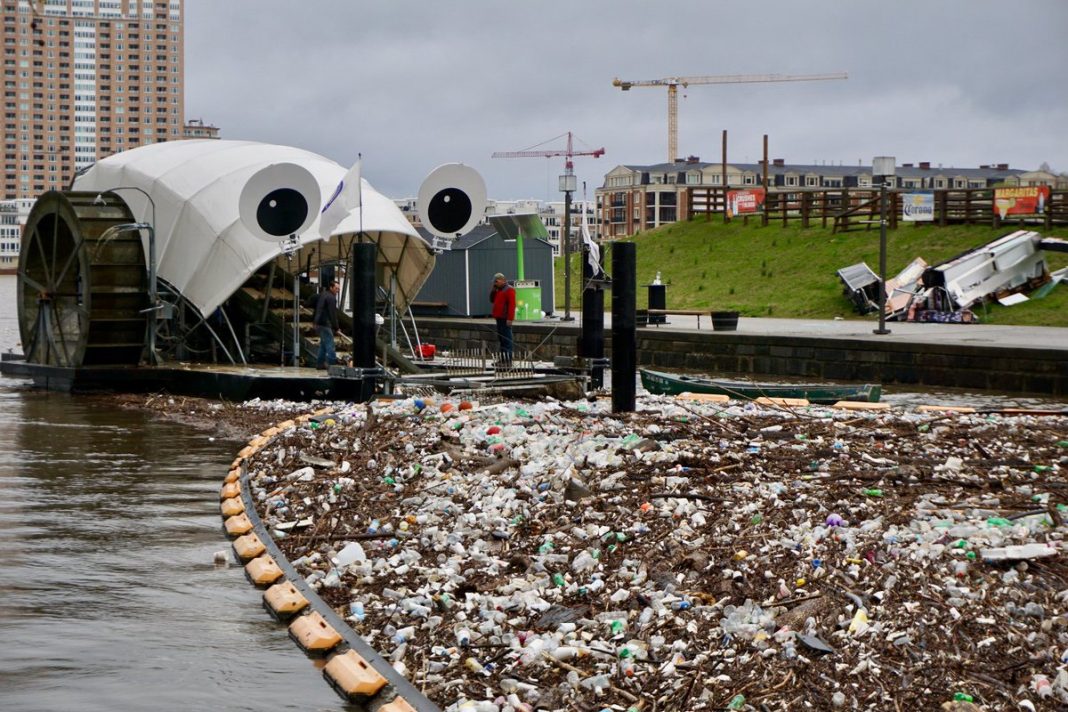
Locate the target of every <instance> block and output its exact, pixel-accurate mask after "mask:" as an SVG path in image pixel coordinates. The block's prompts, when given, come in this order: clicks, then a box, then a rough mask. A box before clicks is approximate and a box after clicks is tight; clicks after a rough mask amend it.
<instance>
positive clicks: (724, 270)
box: [556, 219, 1068, 326]
mask: <svg viewBox="0 0 1068 712" xmlns="http://www.w3.org/2000/svg"><path fill="white" fill-rule="evenodd" d="M1011 231H1012V228H1000V229H997V230H995V229H993V228H991V227H989V226H953V227H944V228H940V227H936V226H933V225H923V224H921V223H916V224H913V225H902V226H900V227H899V228H898V229H897V230H890V231H889V232H888V238H887V245H888V246H887V275H888V277H890V276H893V275H895V274H897V272H898V271H899V270H901V269H902V268H904V267H905V266H906V265H907V264H908V263H909V262H911V261H912V260H913V259H914V258H916V257H922V258H923V259H925V260H926V261H927V262H928V264H936V263H938V262H940V261H942V260H945V259H948V258H950V257H953V256H955V255H958V254H960V253H962V252H965V251H966V250H969V249H972V248H974V247H977V246H979V245H982V244H984V243H986V242H989V241H990V240H993V239H995V238H997V237H999V236H1001V235H1005V234H1008V233H1009V232H1011ZM1050 236H1055V237H1068V229H1066V228H1060V229H1055V230H1054V231H1053V232H1052V233H1050ZM629 241H631V242H634V243H636V244H637V245H638V250H637V251H638V285H639V287H638V307H639V308H642V307H644V306H645V302H646V290H645V289H644V288H643V286H642V285H645V284H648V283H650V282H651V281H652V280H653V278H654V277H655V275H656V273H657V272H658V271H659V272H660V276H661V279H662V280H663V281H664V283H665V284H667V285H668V288H667V305H668V308H669V309H697V308H710V309H729V310H737V311H739V312H741V314H742V315H743V316H754V317H755V316H771V317H783V318H815V319H831V318H833V317H844V318H847V319H857V318H863V319H868V320H872V321H874V320H875V319H876V317H875V316H874V315H868V316H866V317H858V316H857V315H856V314H855V313H853V311H852V309H851V304H850V303H849V301H848V300H847V299H846V298H845V296H844V295H843V294H842V285H841V282H840V281H839V280H838V276H837V274H836V272H837V270H839V269H840V268H842V267H845V266H847V265H851V264H854V263H857V262H861V261H863V262H867V263H868V265H869V266H870V267H871V268H872V269H873V270H875V271H878V269H879V230H878V227H877V226H874V227H873V228H872V229H870V230H864V229H854V230H851V231H850V232H846V233H838V234H832V233H831V229H830V228H829V227H828V228H821V227H811V228H807V229H802V228H801V227H800V223H797V224H795V225H793V226H788V227H782V226H781V225H779V226H771V225H769V226H767V227H761V226H760V225H759V221H756V220H753V221H751V222H750V224H749V225H744V224H743V223H742V222H741V221H735V222H732V223H730V224H727V225H724V224H723V223H722V222H720V221H718V220H715V219H713V220H712V221H710V222H705V221H704V220H703V219H699V220H696V221H693V222H683V223H674V224H672V225H668V226H665V227H662V228H659V229H657V230H651V231H649V232H645V233H641V234H639V235H637V236H635V237H634V238H631V239H630V240H629ZM605 252H606V253H607V254H606V259H605V265H606V267H608V268H609V271H611V269H610V266H611V245H610V244H609V245H606V249H605ZM579 259H580V258H579V256H578V255H574V256H572V273H571V275H572V279H571V282H572V300H571V301H572V310H574V309H580V308H581V296H580V293H579V286H580V283H581V271H580V269H579ZM1047 261H1048V263H1049V267H1050V270H1051V271H1052V270H1056V269H1059V268H1061V267H1065V266H1068V255H1066V254H1053V253H1050V254H1049V255H1048V259H1047ZM563 272H564V266H563V260H557V265H556V294H557V300H556V301H557V304H558V305H561V306H560V307H559V308H562V305H563V303H564V277H563ZM608 305H609V299H608V298H606V299H605V306H606V308H607V307H608ZM977 314H978V315H979V317H980V320H981V321H982V322H983V323H996V324H1017V325H1040V326H1068V285H1065V284H1061V285H1059V286H1058V287H1057V288H1056V289H1055V290H1053V292H1052V293H1051V294H1050V295H1049V296H1048V297H1046V298H1045V299H1041V300H1032V301H1030V302H1027V303H1024V304H1020V305H1017V306H1013V307H1002V306H1000V305H998V304H996V303H995V304H993V305H988V306H985V307H984V306H980V307H978V309H977Z"/></svg>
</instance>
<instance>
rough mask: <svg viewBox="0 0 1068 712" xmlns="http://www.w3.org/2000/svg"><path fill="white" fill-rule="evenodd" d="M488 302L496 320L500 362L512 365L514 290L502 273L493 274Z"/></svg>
mask: <svg viewBox="0 0 1068 712" xmlns="http://www.w3.org/2000/svg"><path fill="white" fill-rule="evenodd" d="M489 298H490V302H491V303H492V304H493V312H492V314H493V318H494V319H496V320H497V342H498V343H499V344H500V348H501V357H500V360H501V364H502V365H504V366H511V365H512V321H514V320H515V290H514V289H512V286H511V285H510V284H508V280H506V279H505V278H504V275H503V274H501V273H500V272H498V273H497V274H495V275H493V289H492V290H490V297H489Z"/></svg>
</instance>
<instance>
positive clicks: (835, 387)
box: [640, 368, 882, 404]
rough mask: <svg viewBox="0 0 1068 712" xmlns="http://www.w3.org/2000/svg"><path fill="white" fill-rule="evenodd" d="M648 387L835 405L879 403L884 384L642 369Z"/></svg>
mask: <svg viewBox="0 0 1068 712" xmlns="http://www.w3.org/2000/svg"><path fill="white" fill-rule="evenodd" d="M640 372H641V378H642V385H643V386H645V390H647V391H649V392H650V393H656V394H658V395H678V394H679V393H716V394H722V395H726V396H729V397H731V398H737V399H739V400H755V399H756V398H761V397H765V396H766V397H769V398H804V399H805V400H807V401H808V402H809V403H820V404H833V403H837V402H838V401H843V400H844V401H861V402H866V403H878V402H879V398H880V397H882V386H880V385H878V384H871V383H865V384H860V385H850V384H833V383H750V382H748V381H724V380H719V379H711V378H696V377H694V376H683V375H679V374H674V373H664V372H663V371H650V370H648V369H644V368H643V369H641V371H640Z"/></svg>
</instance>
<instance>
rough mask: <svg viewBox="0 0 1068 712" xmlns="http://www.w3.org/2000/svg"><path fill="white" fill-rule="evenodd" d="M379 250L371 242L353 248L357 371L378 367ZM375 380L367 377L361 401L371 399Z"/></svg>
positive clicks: (353, 337) (353, 307)
mask: <svg viewBox="0 0 1068 712" xmlns="http://www.w3.org/2000/svg"><path fill="white" fill-rule="evenodd" d="M377 251H378V250H377V248H376V247H375V245H374V244H373V243H370V242H357V243H355V244H353V246H352V271H351V275H352V279H351V280H350V283H351V284H350V286H351V289H352V291H351V295H352V365H353V367H355V368H357V369H373V368H374V367H375V258H376V256H377ZM374 391H375V379H374V378H365V379H363V383H362V384H361V387H360V400H370V399H371V396H373V395H374Z"/></svg>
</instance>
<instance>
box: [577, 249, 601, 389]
mask: <svg viewBox="0 0 1068 712" xmlns="http://www.w3.org/2000/svg"><path fill="white" fill-rule="evenodd" d="M582 254H583V256H584V257H586V256H588V255H589V252H588V251H587V250H583V251H582ZM594 276H595V275H594V273H593V268H592V267H590V263H589V260H588V259H584V260H583V261H582V283H583V285H584V287H583V290H582V334H581V336H580V337H579V356H581V357H582V358H584V359H587V360H590V359H597V360H599V359H602V358H604V290H603V289H601V287H600V286H596V285H594V284H591V280H592V279H593V277H594ZM603 387H604V368H602V367H601V366H596V365H595V366H593V367H592V368H591V369H590V388H592V389H598V388H603Z"/></svg>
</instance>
